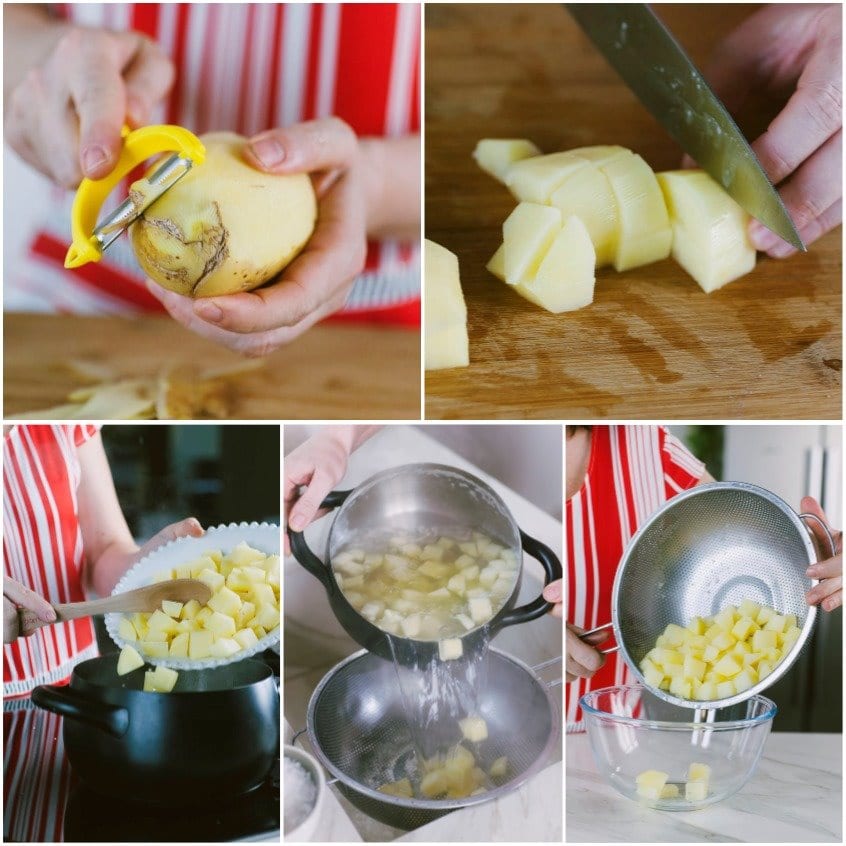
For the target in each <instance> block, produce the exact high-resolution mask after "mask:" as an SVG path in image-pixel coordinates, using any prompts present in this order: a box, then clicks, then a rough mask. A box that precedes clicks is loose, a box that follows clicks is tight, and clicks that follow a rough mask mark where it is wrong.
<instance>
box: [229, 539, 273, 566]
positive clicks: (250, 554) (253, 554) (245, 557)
mask: <svg viewBox="0 0 846 846" xmlns="http://www.w3.org/2000/svg"><path fill="white" fill-rule="evenodd" d="M226 557H227V558H228V559H229V560H230V561H231V562H232V563H233V564H234V565H235V566H236V567H244V566H247V565H250V564H252V563H253V562H255V561H263V560H264V559H265V558H267V553H264V552H261V551H260V550H258V549H253V547H251V546H250V545H249V544H248V543H247V542H246V541H241V543H239V544H238V546H236V547H235V549H233V550H232V551H231V552H230V553H229V554H228V555H227V556H226Z"/></svg>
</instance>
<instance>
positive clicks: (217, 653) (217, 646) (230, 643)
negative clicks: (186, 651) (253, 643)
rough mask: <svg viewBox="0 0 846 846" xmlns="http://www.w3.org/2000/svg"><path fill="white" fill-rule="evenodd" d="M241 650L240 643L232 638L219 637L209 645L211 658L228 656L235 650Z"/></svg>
mask: <svg viewBox="0 0 846 846" xmlns="http://www.w3.org/2000/svg"><path fill="white" fill-rule="evenodd" d="M240 651H241V644H240V643H238V641H237V640H235V639H234V638H229V637H219V638H218V639H217V640H216V641H215V642H214V643H213V644H212V645H211V646H210V647H209V655H210V656H211V657H212V658H229V656H230V655H234V654H235V653H236V652H240Z"/></svg>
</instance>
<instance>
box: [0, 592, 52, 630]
mask: <svg viewBox="0 0 846 846" xmlns="http://www.w3.org/2000/svg"><path fill="white" fill-rule="evenodd" d="M19 608H25V609H26V610H27V611H32V613H33V614H35V616H36V617H38V619H39V620H41V621H43V622H45V623H53V622H55V620H56V612H55V611H54V610H53V606H52V605H50V603H49V602H48V601H47V600H46V599H44V597H43V596H39V595H38V594H37V593H35V591H33V590H30V589H29V588H28V587H25V586H24V585H22V584H21V583H20V582H16V581H15V580H14V579H10V578H9V577H8V576H4V577H3V643H12V642H14V641H15V639H16V638H17V637H18V635H19V630H18V609H19ZM33 631H34V630H33ZM31 634H32V632H29V633H28V634H27V635H26V636H27V637H28V636H29V635H31Z"/></svg>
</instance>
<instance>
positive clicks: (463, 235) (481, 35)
mask: <svg viewBox="0 0 846 846" xmlns="http://www.w3.org/2000/svg"><path fill="white" fill-rule="evenodd" d="M658 8H659V11H660V14H661V16H662V18H663V19H664V20H665V22H666V23H667V24H668V25H669V27H670V28H671V30H672V31H673V32H674V33H675V34H676V36H677V37H678V38H679V40H680V41H681V43H682V44H683V45H684V46H685V48H686V49H687V50H688V51H689V52H690V54H691V56H692V58H693V60H694V61H695V62H696V63H697V64H698V65H699V66H700V67H701V66H702V65H704V63H705V59H706V57H707V56H708V54H709V52H710V50H711V48H712V46H713V45H714V44H715V43H716V41H717V40H718V38H719V36H720V35H721V34H722V33H725V32H728V31H729V30H730V29H731V28H732V27H733V26H734V25H735V24H736V23H737V22H738V21H739V20H742V19H743V18H745V17H746V16H747V15H748V14H750V13H751V11H752V10H753V9H754V7H742V6H734V5H732V6H726V7H721V6H715V5H711V4H707V5H702V4H692V5H689V6H663V5H662V6H659V7H658ZM776 111H777V104H775V103H773V102H767V103H761V104H758V106H756V108H755V110H754V111H748V112H747V113H746V114H745V115H744V116H743V118H742V120H741V124H742V126H743V129H744V131H745V132H746V134H747V136H748V137H757V134H758V132H760V130H761V129H762V128H763V127H765V126H766V124H767V121H768V120H769V119H771V117H772V115H774V114H775V113H776ZM485 137H493V138H496V137H500V138H509V137H516V138H529V139H532V140H533V141H534V142H535V143H537V144H538V145H539V146H540V148H541V149H542V150H543V151H544V152H555V151H557V150H566V149H569V148H572V147H578V146H583V145H588V144H622V145H624V146H627V147H630V148H632V149H633V150H635V151H636V152H638V153H640V154H641V155H642V156H643V157H644V158H645V159H646V160H647V161H648V162H649V163H650V164H651V165H652V166H653V167H654V168H655V169H656V170H666V169H672V168H676V167H678V166H679V162H680V158H681V153H680V150H679V149H678V148H677V147H676V146H675V143H674V142H673V141H672V139H671V138H670V137H669V136H668V135H667V134H666V132H665V131H664V130H663V129H662V127H661V126H660V125H659V124H658V123H657V122H656V121H655V120H654V119H653V118H652V117H651V116H650V115H649V114H648V113H647V112H646V111H645V109H644V108H643V107H642V106H641V105H640V104H639V103H638V102H637V100H636V99H635V97H634V95H633V94H632V93H631V92H630V91H629V90H628V89H627V88H626V87H625V85H624V84H623V83H622V82H621V81H620V80H619V78H618V77H617V76H616V75H615V73H614V72H613V71H612V70H611V69H610V68H609V67H608V66H607V65H606V64H605V62H604V60H603V59H602V57H601V56H600V55H599V53H598V52H597V51H596V50H595V49H594V48H593V46H592V45H591V44H590V43H589V42H588V40H587V39H586V38H585V36H584V35H583V34H582V33H581V31H580V30H579V29H578V27H577V26H576V25H575V23H573V21H572V20H571V19H570V17H569V15H568V14H567V13H566V11H565V10H564V9H563V8H561V6H559V5H558V4H552V5H541V6H535V5H524V4H519V5H510V4H509V5H453V4H436V5H428V6H427V7H426V234H427V237H429V238H431V239H433V240H435V241H437V242H439V243H441V244H443V245H444V246H445V247H447V248H448V249H450V250H452V251H454V252H455V253H457V255H458V258H459V262H460V268H461V278H462V286H463V288H464V292H465V297H466V300H467V309H468V314H469V332H470V359H471V364H470V366H469V367H467V368H456V369H452V370H443V371H430V372H427V373H426V415H427V417H430V418H441V419H443V418H462V417H463V418H489V417H513V418H532V417H535V418H563V419H598V418H608V417H613V418H616V419H629V418H638V419H644V418H654V419H663V418H667V419H685V418H692V419H703V418H704V419H722V418H729V419H736V418H814V419H835V418H837V419H839V418H840V414H841V375H840V370H841V359H842V351H841V282H840V280H841V251H840V239H841V233H840V230H839V229H838V230H836V231H835V232H832V233H830V234H829V235H828V236H826V237H825V238H823V239H822V240H820V241H818V242H817V243H815V244H814V245H813V247H812V248H811V250H810V252H809V253H807V254H805V255H800V256H796V257H794V258H791V259H788V260H786V261H775V260H772V259H766V258H762V259H760V260H759V264H758V267H757V268H756V269H755V271H754V272H753V273H751V274H750V275H749V276H747V277H745V278H744V279H742V280H739V281H737V282H734V283H732V284H730V285H729V286H728V287H726V288H724V289H723V290H721V291H717V292H715V293H713V294H710V295H706V294H705V293H703V292H702V291H701V290H700V288H699V286H698V285H697V284H696V283H695V282H694V281H693V280H692V279H691V278H690V277H688V276H687V274H686V273H685V272H684V271H682V270H681V269H680V268H679V267H678V266H677V265H676V264H675V263H674V262H673V261H672V260H669V259H668V260H666V261H663V262H660V263H658V264H655V265H650V266H647V267H643V268H638V269H636V270H631V271H628V272H625V273H621V274H617V273H615V272H614V271H613V270H612V269H605V270H602V271H600V272H599V273H598V276H597V287H596V292H595V297H594V303H593V305H591V306H589V307H588V308H586V309H582V310H580V311H576V312H570V313H566V314H561V315H553V314H548V313H547V312H544V311H543V310H541V309H539V308H538V307H536V306H534V305H532V304H531V303H528V302H527V301H525V300H524V299H522V298H521V297H520V296H518V295H517V294H515V293H513V292H512V291H510V290H509V289H508V288H507V287H506V286H505V285H504V284H502V283H501V282H499V281H498V280H497V279H495V278H494V277H493V276H491V275H490V274H489V273H488V272H487V271H486V270H485V264H486V262H487V261H488V259H489V258H490V257H491V255H492V254H493V252H494V251H495V250H496V248H497V247H498V245H499V244H500V242H501V240H502V238H501V232H502V222H503V220H504V219H505V218H506V217H507V216H508V214H509V213H510V212H511V210H512V209H513V207H514V205H515V202H516V201H515V200H514V199H513V198H512V197H511V195H510V194H509V193H508V191H507V190H506V189H505V188H504V187H503V186H502V185H500V184H499V183H497V182H496V181H495V180H494V179H493V178H492V177H490V176H488V175H487V174H485V173H483V172H482V171H481V170H480V169H479V168H478V167H477V166H476V164H475V163H474V162H473V160H472V159H471V153H472V151H473V148H474V146H475V144H476V142H477V141H478V139H480V138H485Z"/></svg>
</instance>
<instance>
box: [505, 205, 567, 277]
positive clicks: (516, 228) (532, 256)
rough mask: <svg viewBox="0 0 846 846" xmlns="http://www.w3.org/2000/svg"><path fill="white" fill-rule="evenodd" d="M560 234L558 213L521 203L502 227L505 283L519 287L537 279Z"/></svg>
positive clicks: (549, 208) (541, 206) (549, 207)
mask: <svg viewBox="0 0 846 846" xmlns="http://www.w3.org/2000/svg"><path fill="white" fill-rule="evenodd" d="M560 231H561V212H560V211H558V209H556V208H553V207H552V206H543V205H540V204H539V203H520V205H518V206H517V208H515V209H514V211H513V212H511V214H510V215H509V216H508V217H507V218H506V221H505V223H503V224H502V242H503V245H504V247H505V260H504V266H505V281H506V282H507V283H508V284H509V285H516V284H517V283H518V282H524V281H526V280H530V279H534V277H535V274H536V273H537V270H538V268H539V267H540V264H541V262H542V261H543V259H544V257H545V256H546V253H547V252H548V250H549V248H550V246H551V245H552V242H553V240H554V239H555V237H556V235H558V233H559V232H560Z"/></svg>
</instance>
